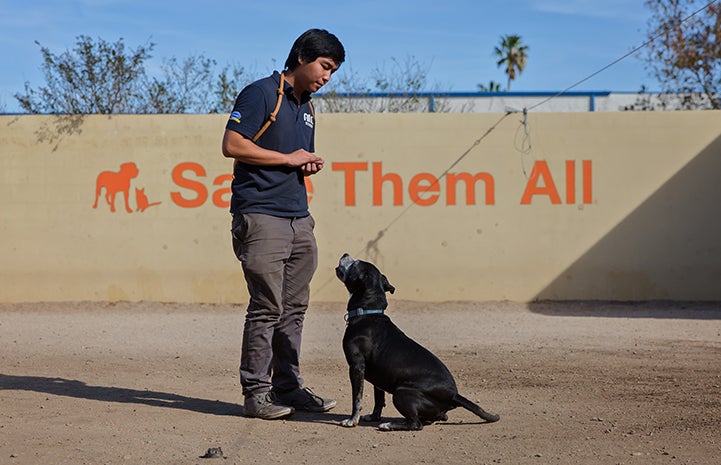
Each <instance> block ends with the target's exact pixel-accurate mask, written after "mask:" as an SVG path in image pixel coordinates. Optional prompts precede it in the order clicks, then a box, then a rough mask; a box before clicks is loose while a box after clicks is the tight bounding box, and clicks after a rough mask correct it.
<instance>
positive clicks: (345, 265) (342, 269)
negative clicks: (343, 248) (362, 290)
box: [335, 253, 358, 282]
mask: <svg viewBox="0 0 721 465" xmlns="http://www.w3.org/2000/svg"><path fill="white" fill-rule="evenodd" d="M357 262H358V260H356V259H355V258H353V257H351V256H350V255H348V254H347V253H344V254H343V256H342V257H340V260H338V266H337V267H336V269H335V274H336V276H338V279H340V280H341V281H343V282H345V277H346V275H347V274H348V269H349V268H350V267H351V266H353V265H354V264H355V263H357Z"/></svg>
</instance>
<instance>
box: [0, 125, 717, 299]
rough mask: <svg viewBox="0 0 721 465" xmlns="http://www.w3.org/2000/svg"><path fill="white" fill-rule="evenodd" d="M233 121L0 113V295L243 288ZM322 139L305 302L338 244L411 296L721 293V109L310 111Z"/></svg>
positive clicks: (325, 275)
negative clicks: (224, 150) (231, 152)
mask: <svg viewBox="0 0 721 465" xmlns="http://www.w3.org/2000/svg"><path fill="white" fill-rule="evenodd" d="M225 118H226V117H225V116H223V115H215V116H191V115H175V116H113V117H103V116H88V117H52V116H6V117H0V177H1V179H2V182H1V183H0V239H1V241H0V301H3V302H19V301H63V300H91V301H92V300H111V301H116V300H131V301H135V300H153V301H186V302H243V301H246V300H247V293H246V291H245V287H244V281H243V278H242V272H241V269H240V266H239V264H238V263H237V261H236V259H235V257H234V256H233V254H232V251H231V247H230V233H229V223H230V216H229V214H228V212H227V205H228V202H229V199H230V195H229V183H230V171H231V162H230V161H228V160H226V159H224V158H223V157H222V155H221V154H220V141H221V137H222V132H223V127H224V124H225ZM490 128H493V129H492V130H491V131H490V132H488V133H487V131H488V130H489V129H490ZM484 134H487V136H485V137H484ZM477 141H479V142H478V143H477V144H475V145H474V143H476V142H477ZM469 149H470V150H469ZM317 151H318V153H319V154H320V155H321V156H323V157H324V158H326V160H327V162H328V163H327V166H326V168H325V169H324V171H323V172H321V173H320V174H318V175H317V176H314V177H312V178H311V181H312V193H311V204H310V205H311V210H312V212H313V215H314V216H315V218H316V221H317V227H316V233H317V237H318V242H319V247H320V267H319V270H318V272H317V273H316V277H315V279H314V282H313V295H312V298H313V299H314V300H330V301H334V300H337V301H342V300H344V299H345V298H346V294H345V290H344V289H343V288H342V286H341V284H340V283H339V282H337V280H336V279H335V278H334V272H333V268H334V266H335V264H336V262H337V259H338V257H339V256H340V254H342V253H343V252H349V253H351V254H353V255H355V256H358V257H361V258H366V259H370V260H372V261H374V262H375V263H376V264H377V265H379V266H380V267H381V269H382V270H383V271H384V272H385V273H386V275H387V276H388V278H389V280H390V281H391V283H393V284H394V285H395V286H396V288H397V292H396V295H395V297H396V298H400V299H410V300H430V301H443V300H470V299H473V300H476V299H490V300H502V299H508V300H514V301H532V300H536V299H604V300H605V299H610V300H649V299H670V300H721V246H720V245H719V244H720V239H721V215H719V211H720V210H721V209H720V208H719V206H718V202H719V199H721V182H720V181H721V179H720V178H721V112H673V113H671V112H665V113H655V112H650V113H573V114H571V113H530V114H529V117H528V124H527V126H523V125H522V123H521V115H518V114H514V115H510V116H507V117H505V118H503V117H502V115H501V114H380V115H378V114H364V115H358V114H319V115H318V116H317ZM464 153H465V154H466V155H465V156H463V154H464ZM455 162H457V163H455ZM122 166H125V168H124V169H121V167H122ZM446 171H447V172H448V174H447V175H446V176H443V175H442V174H444V173H445V172H446ZM114 173H122V174H114ZM128 174H129V175H134V176H132V177H128V176H126V175H128ZM469 178H474V179H475V181H472V182H470V183H468V182H466V180H467V179H469ZM435 179H438V183H436V184H433V181H434V180H435ZM429 186H431V187H430V188H429ZM469 186H472V187H475V191H473V189H471V188H470V187H469ZM97 187H100V195H99V197H98V198H97V206H96V205H95V202H96V188H97ZM108 187H110V189H108ZM141 189H142V191H141ZM108 190H110V191H113V192H117V193H116V195H115V199H114V202H113V207H114V209H115V211H111V206H110V204H109V203H108V202H107V201H106V193H107V192H108ZM125 192H127V194H128V196H127V197H128V208H129V210H130V211H127V210H126V207H125V201H124V193H125Z"/></svg>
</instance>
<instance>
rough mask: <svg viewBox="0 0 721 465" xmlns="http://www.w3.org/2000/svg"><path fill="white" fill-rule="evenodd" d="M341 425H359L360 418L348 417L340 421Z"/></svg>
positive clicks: (351, 426) (350, 426)
mask: <svg viewBox="0 0 721 465" xmlns="http://www.w3.org/2000/svg"><path fill="white" fill-rule="evenodd" d="M340 425H341V426H345V427H346V428H353V427H354V426H358V419H356V418H346V419H345V420H342V421H341V422H340Z"/></svg>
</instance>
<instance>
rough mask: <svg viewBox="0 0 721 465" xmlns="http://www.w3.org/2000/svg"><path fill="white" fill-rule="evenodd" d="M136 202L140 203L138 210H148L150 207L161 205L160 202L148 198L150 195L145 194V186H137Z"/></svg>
mask: <svg viewBox="0 0 721 465" xmlns="http://www.w3.org/2000/svg"><path fill="white" fill-rule="evenodd" d="M135 202H136V203H137V204H138V208H137V210H135V211H136V212H141V213H142V212H144V211H145V210H147V208H148V207H154V206H155V205H160V202H150V201H149V200H148V196H147V195H145V188H143V189H138V188H137V187H136V188H135Z"/></svg>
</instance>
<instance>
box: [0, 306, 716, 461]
mask: <svg viewBox="0 0 721 465" xmlns="http://www.w3.org/2000/svg"><path fill="white" fill-rule="evenodd" d="M243 314H244V307H243V306H241V305H239V306H233V305H187V304H159V303H149V302H142V303H118V304H109V303H101V304H98V303H89V302H82V303H62V304H48V303H44V304H12V305H10V304H0V347H2V350H1V351H0V406H1V407H0V463H1V464H11V465H15V464H17V465H20V464H57V465H60V464H72V465H81V464H93V465H94V464H177V465H183V464H201V465H203V464H209V465H212V464H214V463H219V464H220V463H222V464H227V465H230V464H276V463H288V464H314V465H331V464H334V465H335V464H346V463H347V464H391V463H392V464H399V465H405V464H422V463H427V464H498V463H500V464H561V465H565V464H574V465H576V464H719V463H721V433H720V432H719V430H720V429H719V427H720V426H721V396H720V393H721V389H720V387H721V365H720V364H719V360H720V359H721V306H720V305H718V304H701V303H698V304H684V305H681V304H670V303H645V304H602V303H592V304H589V303H562V304H561V303H539V304H533V305H527V304H515V303H507V302H449V303H442V304H428V303H416V302H408V301H397V300H392V301H391V306H390V308H389V311H388V314H389V315H390V316H391V318H392V319H393V320H394V321H395V322H396V324H398V325H399V326H400V327H401V328H402V329H403V330H404V331H405V332H406V334H408V335H409V336H411V337H413V338H414V339H416V340H417V341H419V342H420V343H422V344H423V345H425V346H426V347H427V348H429V349H430V350H431V351H433V352H434V353H436V354H437V355H438V356H439V357H440V358H441V359H442V360H443V361H444V362H445V363H446V364H447V365H448V367H449V368H450V370H451V372H452V373H454V375H455V377H456V382H457V384H458V386H459V389H460V391H461V393H462V394H464V395H465V396H466V397H468V398H470V399H472V400H474V401H477V402H478V403H479V404H480V405H481V406H482V407H484V408H485V409H486V410H488V411H491V412H496V413H499V414H500V415H501V420H500V421H499V422H497V423H493V424H484V423H482V422H481V421H479V420H480V419H479V418H477V417H475V416H474V415H473V414H471V413H470V412H467V411H465V410H463V409H456V410H453V411H451V412H449V420H448V421H447V422H442V423H436V424H434V425H430V426H427V427H426V428H424V429H423V430H422V431H418V432H380V431H378V430H377V429H376V428H375V425H361V426H359V427H357V428H354V429H346V428H343V427H341V426H339V422H340V420H342V419H343V418H345V417H346V416H348V415H349V413H350V406H351V400H350V387H349V383H348V380H347V378H348V375H347V366H346V363H345V360H344V358H343V354H342V350H341V338H342V334H343V330H344V327H345V323H344V320H343V314H344V305H342V304H337V303H313V304H312V306H311V309H310V310H309V314H308V317H307V320H306V321H307V322H306V330H305V338H304V347H303V357H302V371H303V375H304V378H305V382H306V385H307V386H309V387H311V388H312V389H313V390H314V391H315V392H317V393H319V394H321V395H323V396H327V397H335V398H336V399H338V406H337V407H336V408H335V409H333V410H332V411H330V412H329V413H327V414H302V413H296V414H295V415H294V416H292V417H291V418H290V419H288V420H277V421H264V420H258V419H247V418H244V417H243V416H242V407H241V405H242V397H241V393H240V387H239V384H238V379H237V365H238V357H239V347H240V334H241V328H242V323H243V321H242V320H243ZM371 403H372V390H371V389H369V388H368V385H367V388H366V394H365V404H366V405H365V411H366V412H368V411H369V410H370V407H371ZM385 413H386V416H387V417H390V418H393V417H397V416H398V413H397V412H396V411H395V410H394V409H393V407H392V406H390V407H388V408H386V411H385ZM216 447H220V448H221V449H222V452H223V455H224V457H223V458H200V456H202V455H204V454H205V453H206V451H207V450H208V449H209V448H216Z"/></svg>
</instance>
